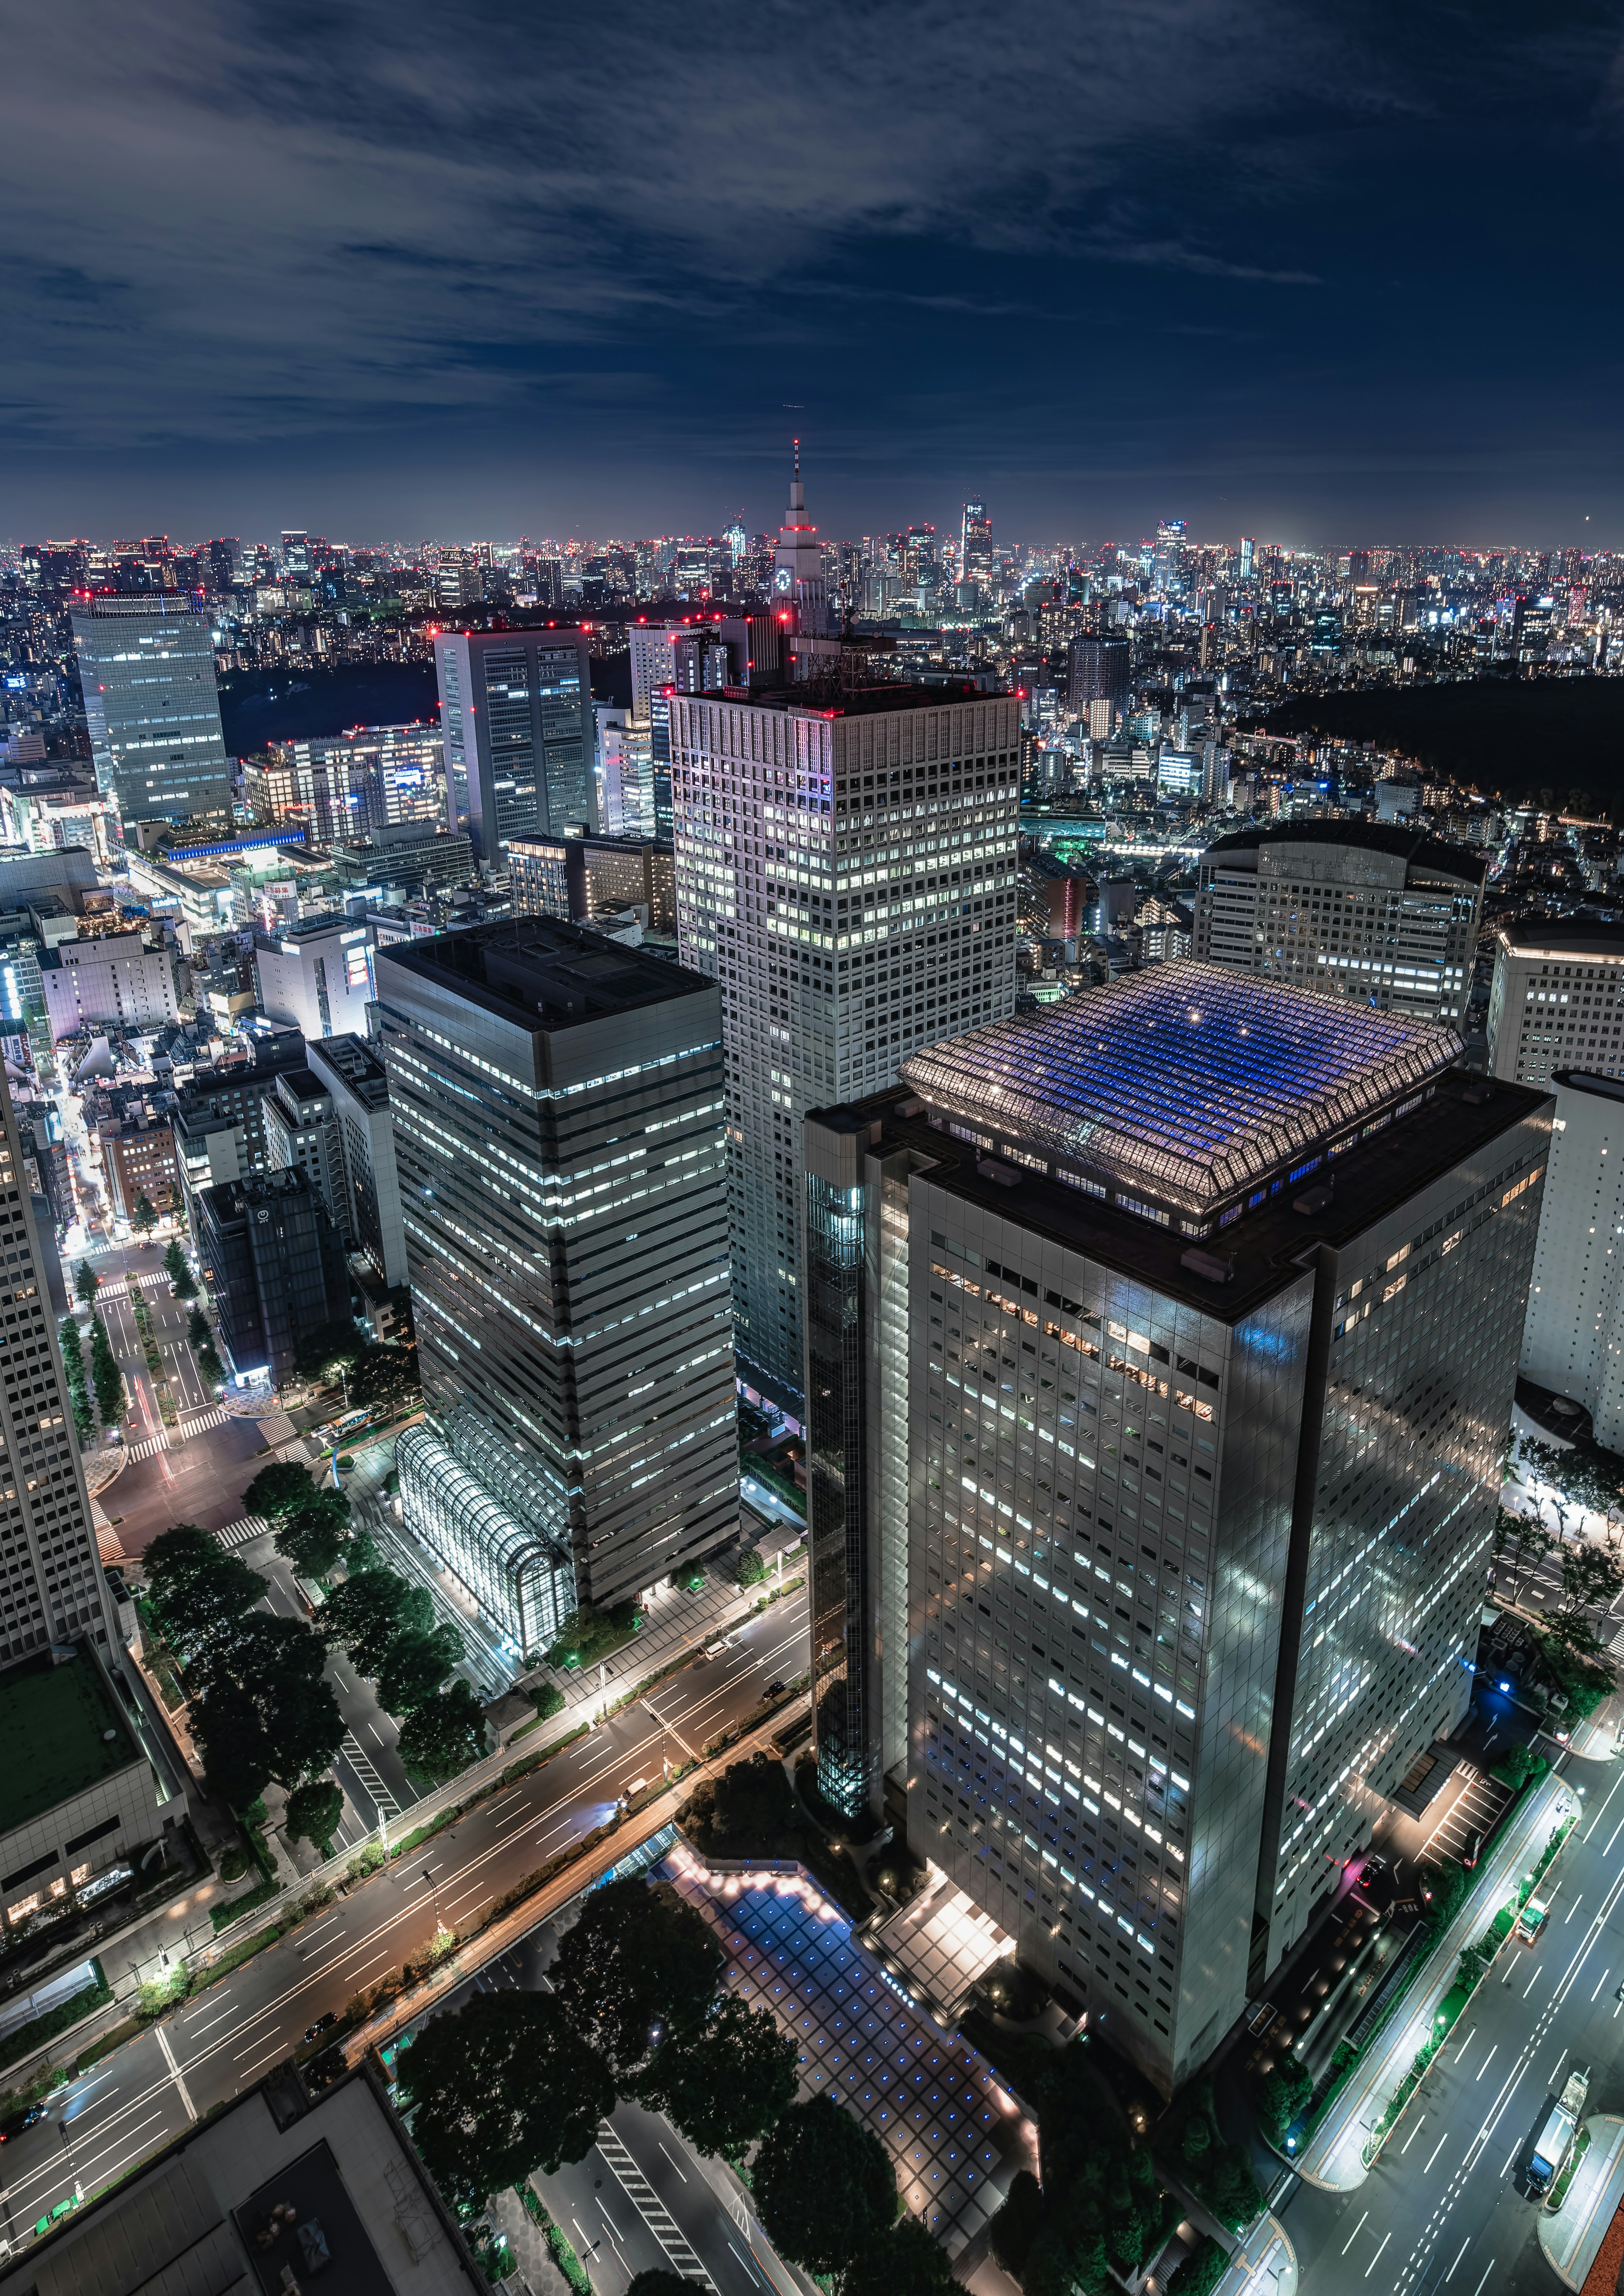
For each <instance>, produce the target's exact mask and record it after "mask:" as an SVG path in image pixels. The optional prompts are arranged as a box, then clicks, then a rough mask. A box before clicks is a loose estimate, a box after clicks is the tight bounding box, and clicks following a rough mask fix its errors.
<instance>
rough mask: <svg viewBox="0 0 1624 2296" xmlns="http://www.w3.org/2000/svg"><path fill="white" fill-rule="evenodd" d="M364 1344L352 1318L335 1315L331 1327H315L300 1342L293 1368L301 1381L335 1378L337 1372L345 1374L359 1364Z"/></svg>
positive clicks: (294, 1355)
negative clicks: (351, 1367)
mask: <svg viewBox="0 0 1624 2296" xmlns="http://www.w3.org/2000/svg"><path fill="white" fill-rule="evenodd" d="M367 1344H368V1342H367V1340H366V1338H365V1334H364V1333H361V1332H360V1331H358V1330H357V1328H356V1322H355V1318H354V1316H336V1317H335V1318H334V1320H333V1321H332V1323H331V1324H317V1325H316V1329H315V1330H314V1331H313V1332H308V1333H306V1334H305V1336H304V1337H303V1338H302V1339H301V1340H300V1341H299V1344H298V1346H297V1347H296V1348H295V1349H294V1351H293V1368H294V1370H295V1371H296V1372H297V1373H298V1374H299V1377H300V1379H330V1380H331V1379H337V1378H338V1376H339V1374H340V1370H342V1371H344V1372H348V1371H349V1368H350V1366H351V1365H353V1364H357V1363H359V1361H360V1359H361V1357H362V1355H363V1353H364V1351H365V1349H366V1346H367Z"/></svg>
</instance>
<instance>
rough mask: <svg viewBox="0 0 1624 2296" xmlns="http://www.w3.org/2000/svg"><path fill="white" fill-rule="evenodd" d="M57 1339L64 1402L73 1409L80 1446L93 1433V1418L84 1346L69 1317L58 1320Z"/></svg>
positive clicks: (73, 1322) (74, 1426)
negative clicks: (65, 1388)
mask: <svg viewBox="0 0 1624 2296" xmlns="http://www.w3.org/2000/svg"><path fill="white" fill-rule="evenodd" d="M57 1338H58V1340H59V1341H60V1342H61V1345H62V1369H63V1371H64V1372H65V1373H66V1374H67V1378H68V1399H69V1401H70V1403H71V1405H72V1406H73V1431H74V1433H75V1434H76V1435H77V1436H78V1439H79V1441H80V1443H81V1444H85V1443H88V1442H89V1440H90V1439H91V1436H92V1435H93V1434H94V1431H95V1423H96V1415H95V1412H94V1409H93V1407H92V1406H91V1401H90V1383H89V1382H88V1380H87V1379H86V1375H85V1349H84V1344H83V1342H82V1341H81V1340H80V1338H79V1327H78V1324H76V1323H75V1321H74V1319H73V1317H72V1316H63V1317H62V1328H61V1330H60V1331H59V1333H57Z"/></svg>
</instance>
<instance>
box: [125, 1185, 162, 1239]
mask: <svg viewBox="0 0 1624 2296" xmlns="http://www.w3.org/2000/svg"><path fill="white" fill-rule="evenodd" d="M157 1225H158V1208H157V1206H156V1205H155V1204H154V1203H153V1201H152V1198H151V1196H149V1195H148V1193H147V1192H146V1190H145V1189H144V1188H143V1189H142V1191H141V1193H140V1194H139V1195H138V1196H137V1197H136V1198H135V1210H134V1211H133V1212H132V1213H131V1214H130V1226H132V1227H133V1228H134V1229H135V1233H136V1234H137V1235H150V1234H152V1230H153V1229H154V1228H155V1227H156V1226H157Z"/></svg>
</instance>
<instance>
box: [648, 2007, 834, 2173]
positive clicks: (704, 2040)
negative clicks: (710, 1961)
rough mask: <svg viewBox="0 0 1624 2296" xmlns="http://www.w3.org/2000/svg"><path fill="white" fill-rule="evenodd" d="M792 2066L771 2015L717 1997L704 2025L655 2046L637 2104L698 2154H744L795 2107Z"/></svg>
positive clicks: (681, 2029)
mask: <svg viewBox="0 0 1624 2296" xmlns="http://www.w3.org/2000/svg"><path fill="white" fill-rule="evenodd" d="M795 2062H796V2049H795V2044H794V2042H793V2041H790V2040H786V2039H785V2038H784V2037H783V2034H782V2033H780V2031H779V2030H778V2021H777V2019H776V2018H775V2016H774V2015H773V2014H772V2012H771V2011H770V2010H767V2009H751V2008H750V2006H749V2005H748V2004H747V2003H746V2002H744V2001H742V2000H741V1999H740V1997H739V1996H738V1995H737V1994H736V1993H723V1994H722V1995H721V1996H720V1997H718V1999H717V2000H715V2001H713V2002H712V2004H711V2005H710V2009H709V2013H708V2014H707V2016H706V2018H705V2021H704V2022H703V2024H702V2025H688V2024H681V2025H678V2026H677V2027H676V2028H675V2030H673V2031H672V2032H671V2033H670V2035H669V2036H668V2038H666V2039H665V2040H664V2041H662V2042H661V2043H660V2046H659V2048H658V2049H656V2050H655V2052H654V2054H653V2055H652V2058H651V2059H650V2060H649V2062H648V2064H647V2066H646V2067H645V2068H644V2071H643V2072H641V2073H640V2074H639V2075H638V2077H637V2084H636V2087H637V2096H638V2099H639V2101H640V2102H641V2103H644V2104H646V2105H647V2106H648V2107H649V2109H650V2110H651V2112H663V2113H664V2114H665V2115H666V2116H667V2118H668V2120H674V2121H675V2122H676V2124H677V2128H680V2129H681V2131H682V2133H683V2135H684V2136H685V2137H686V2138H687V2139H688V2141H689V2143H690V2144H695V2145H697V2146H698V2148H699V2150H700V2151H701V2153H742V2151H743V2149H744V2147H745V2146H746V2145H747V2144H754V2142H755V2140H756V2139H757V2137H758V2136H763V2135H765V2133H766V2132H767V2129H769V2128H771V2127H772V2125H773V2123H774V2121H775V2120H777V2118H778V2116H779V2114H780V2113H781V2112H787V2110H788V2109H789V2107H790V2106H791V2104H793V2103H794V2102H795V2087H796V2072H795Z"/></svg>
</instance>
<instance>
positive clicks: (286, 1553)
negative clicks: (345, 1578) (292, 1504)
mask: <svg viewBox="0 0 1624 2296" xmlns="http://www.w3.org/2000/svg"><path fill="white" fill-rule="evenodd" d="M348 1523H349V1500H348V1499H347V1498H346V1497H345V1496H344V1494H343V1492H342V1491H324V1490H317V1489H316V1488H314V1487H310V1488H309V1497H308V1503H307V1504H306V1505H303V1506H300V1507H297V1508H295V1509H293V1510H292V1511H291V1513H287V1514H284V1515H283V1516H282V1517H281V1519H280V1521H278V1524H277V1529H276V1552H277V1554H280V1555H283V1557H285V1559H286V1560H287V1561H288V1562H291V1564H292V1566H293V1568H294V1570H296V1571H298V1573H299V1577H300V1578H301V1579H324V1578H325V1577H326V1576H327V1573H328V1572H329V1571H330V1570H332V1569H333V1568H334V1566H335V1565H336V1564H337V1562H338V1561H339V1559H340V1556H341V1555H342V1554H343V1553H344V1551H345V1549H346V1547H347V1546H348V1545H349V1532H348V1529H347V1528H346V1526H347V1525H348Z"/></svg>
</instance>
